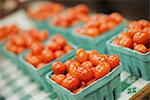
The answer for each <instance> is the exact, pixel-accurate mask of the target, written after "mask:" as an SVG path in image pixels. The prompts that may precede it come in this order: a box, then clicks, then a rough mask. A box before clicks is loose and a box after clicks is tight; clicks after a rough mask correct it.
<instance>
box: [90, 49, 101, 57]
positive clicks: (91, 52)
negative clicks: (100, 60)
mask: <svg viewBox="0 0 150 100" xmlns="http://www.w3.org/2000/svg"><path fill="white" fill-rule="evenodd" d="M87 53H88V58H90V56H92V55H93V54H99V52H98V51H96V50H90V51H89V52H87Z"/></svg>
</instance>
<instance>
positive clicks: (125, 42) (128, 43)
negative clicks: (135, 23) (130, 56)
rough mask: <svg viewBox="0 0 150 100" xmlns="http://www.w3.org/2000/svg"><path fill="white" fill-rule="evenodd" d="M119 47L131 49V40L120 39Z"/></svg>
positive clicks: (127, 38) (128, 38)
mask: <svg viewBox="0 0 150 100" xmlns="http://www.w3.org/2000/svg"><path fill="white" fill-rule="evenodd" d="M119 45H120V46H123V47H127V48H132V46H133V40H132V38H130V37H126V38H122V39H121V40H120V42H119Z"/></svg>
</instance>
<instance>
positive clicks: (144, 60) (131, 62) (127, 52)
mask: <svg viewBox="0 0 150 100" xmlns="http://www.w3.org/2000/svg"><path fill="white" fill-rule="evenodd" d="M116 37H117V36H114V37H113V38H112V39H110V40H109V41H107V48H108V51H109V53H110V54H118V55H119V56H120V58H121V63H122V65H123V68H124V70H125V71H127V72H129V73H131V74H133V75H135V76H137V77H141V78H143V79H145V80H150V52H147V53H144V54H142V53H140V52H138V51H135V50H131V49H129V48H125V47H121V46H117V45H113V44H111V42H112V41H113V40H114V39H115V38H116Z"/></svg>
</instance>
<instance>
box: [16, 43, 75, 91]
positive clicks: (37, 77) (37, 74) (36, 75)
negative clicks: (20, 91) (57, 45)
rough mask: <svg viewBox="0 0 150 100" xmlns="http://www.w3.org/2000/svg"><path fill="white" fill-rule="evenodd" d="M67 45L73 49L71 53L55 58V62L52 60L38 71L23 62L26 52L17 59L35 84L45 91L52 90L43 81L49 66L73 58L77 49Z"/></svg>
mask: <svg viewBox="0 0 150 100" xmlns="http://www.w3.org/2000/svg"><path fill="white" fill-rule="evenodd" d="M68 43H69V42H68ZM69 44H70V45H72V46H73V47H74V49H73V50H72V51H70V52H69V53H67V54H65V55H64V56H62V57H60V58H57V59H56V60H54V61H52V62H49V63H47V64H45V65H43V66H42V67H41V68H38V69H37V68H35V67H34V66H33V65H31V64H30V63H28V62H26V61H25V60H24V57H25V55H26V54H27V52H26V53H24V54H22V55H20V56H19V59H20V61H21V63H22V65H23V66H24V67H25V68H27V69H28V72H29V73H30V75H31V78H32V79H33V80H34V81H35V82H37V83H38V84H39V85H40V86H41V87H42V88H44V89H45V91H49V90H52V87H51V86H50V85H47V81H46V79H45V75H46V73H48V72H49V71H50V66H51V64H52V63H54V62H56V61H65V60H67V59H69V58H71V57H72V56H74V54H75V51H76V49H77V47H76V46H75V45H73V44H71V43H69Z"/></svg>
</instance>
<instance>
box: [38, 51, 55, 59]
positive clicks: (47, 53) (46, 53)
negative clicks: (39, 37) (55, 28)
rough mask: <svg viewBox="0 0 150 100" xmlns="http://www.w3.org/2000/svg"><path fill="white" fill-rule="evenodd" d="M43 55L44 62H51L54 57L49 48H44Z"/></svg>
mask: <svg viewBox="0 0 150 100" xmlns="http://www.w3.org/2000/svg"><path fill="white" fill-rule="evenodd" d="M41 56H42V61H44V62H50V61H52V60H53V59H54V54H53V52H52V51H51V50H48V49H44V50H43V51H42V52H41Z"/></svg>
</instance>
